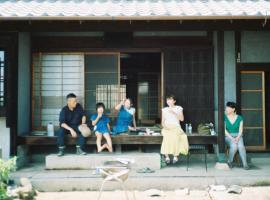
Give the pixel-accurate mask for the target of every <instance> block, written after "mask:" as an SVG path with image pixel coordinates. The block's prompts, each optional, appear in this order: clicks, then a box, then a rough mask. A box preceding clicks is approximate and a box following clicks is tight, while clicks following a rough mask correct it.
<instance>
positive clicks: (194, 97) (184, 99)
mask: <svg viewBox="0 0 270 200" xmlns="http://www.w3.org/2000/svg"><path fill="white" fill-rule="evenodd" d="M212 55H213V52H212V47H192V48H191V47H182V48H181V47H176V48H168V49H166V50H165V51H164V87H165V88H164V89H165V96H166V95H170V94H173V95H175V96H176V98H177V104H178V105H181V106H182V107H183V108H184V115H185V123H192V126H193V130H196V128H197V126H198V124H199V123H201V122H209V121H211V122H214V73H213V72H214V71H213V70H214V66H213V56H212ZM164 102H165V103H166V99H165V101H164Z"/></svg>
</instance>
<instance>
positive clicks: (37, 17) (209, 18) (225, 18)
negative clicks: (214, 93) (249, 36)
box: [0, 15, 270, 21]
mask: <svg viewBox="0 0 270 200" xmlns="http://www.w3.org/2000/svg"><path fill="white" fill-rule="evenodd" d="M243 19H245V20H248V19H264V20H265V19H270V16H262V15H260V16H246V15H243V16H228V15H226V16H222V15H218V16H215V15H214V16H31V17H29V16H25V17H18V16H9V17H3V16H0V21H8V20H10V21H25V20H26V21H37V20H45V21H46V20H55V21H61V20H68V21H69V20H70V21H76V20H78V21H79V20H90V21H91V20H93V21H94V20H104V21H105V20H107V21H113V20H243Z"/></svg>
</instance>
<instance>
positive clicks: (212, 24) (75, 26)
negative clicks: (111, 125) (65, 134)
mask: <svg viewBox="0 0 270 200" xmlns="http://www.w3.org/2000/svg"><path fill="white" fill-rule="evenodd" d="M149 22H150V23H149ZM149 22H147V21H140V20H137V21H136V20H134V21H132V23H130V21H129V20H123V21H110V20H108V21H100V20H96V21H84V23H78V21H76V20H74V21H63V20H59V21H45V20H44V21H43V20H40V21H38V20H37V21H32V22H31V23H29V21H27V20H25V21H23V20H20V21H10V20H7V21H0V26H1V30H4V31H21V32H48V31H113V32H125V31H183V30H189V31H190V30H209V31H210V30H211V31H214V30H256V31H258V30H270V23H267V24H266V25H265V26H264V27H263V26H262V23H263V22H264V20H263V19H253V20H252V19H250V20H245V19H239V20H234V21H233V23H231V21H230V20H183V21H182V23H179V20H155V21H149Z"/></svg>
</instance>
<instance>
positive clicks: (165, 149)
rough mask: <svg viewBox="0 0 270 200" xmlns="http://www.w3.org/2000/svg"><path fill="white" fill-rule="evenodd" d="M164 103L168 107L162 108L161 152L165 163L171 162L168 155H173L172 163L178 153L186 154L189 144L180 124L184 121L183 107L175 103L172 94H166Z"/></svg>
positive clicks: (176, 159) (176, 158)
mask: <svg viewBox="0 0 270 200" xmlns="http://www.w3.org/2000/svg"><path fill="white" fill-rule="evenodd" d="M166 103H167V105H168V107H165V108H163V109H162V127H163V129H162V131H161V133H162V135H163V141H162V144H161V154H163V155H164V156H165V161H166V163H167V164H169V163H170V162H171V161H170V157H169V155H170V154H171V155H173V164H175V163H176V162H177V161H178V157H179V155H180V153H181V154H184V155H187V154H188V149H189V145H188V139H187V135H186V134H185V132H184V131H183V130H182V128H181V126H180V121H184V114H183V108H182V107H181V106H177V105H175V104H176V99H175V96H174V95H169V96H167V98H166Z"/></svg>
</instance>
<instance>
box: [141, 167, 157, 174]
mask: <svg viewBox="0 0 270 200" xmlns="http://www.w3.org/2000/svg"><path fill="white" fill-rule="evenodd" d="M154 172H155V170H153V169H150V168H149V167H145V168H142V169H138V170H137V173H154Z"/></svg>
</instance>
